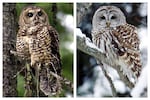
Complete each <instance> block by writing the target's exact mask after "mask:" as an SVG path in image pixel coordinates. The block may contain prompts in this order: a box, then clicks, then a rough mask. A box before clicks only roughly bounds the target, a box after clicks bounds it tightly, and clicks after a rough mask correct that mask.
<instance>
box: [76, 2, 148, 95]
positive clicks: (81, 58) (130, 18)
mask: <svg viewBox="0 0 150 100" xmlns="http://www.w3.org/2000/svg"><path fill="white" fill-rule="evenodd" d="M78 5H79V7H80V6H83V9H86V13H85V16H83V18H82V20H81V19H80V20H81V22H80V23H79V25H77V26H78V28H80V29H81V31H82V33H83V34H85V35H86V36H87V37H89V38H90V39H91V29H92V18H93V15H94V13H95V11H96V10H97V9H98V8H99V7H100V6H104V5H105V6H106V5H113V6H117V7H119V8H120V9H121V10H122V11H123V13H124V14H125V16H126V20H127V23H129V24H132V25H134V26H136V27H137V28H138V35H139V38H140V42H141V43H140V51H141V55H142V57H141V59H142V64H143V67H145V66H146V65H147V45H148V44H147V43H148V42H147V3H92V4H89V5H90V7H89V8H84V5H85V4H82V3H77V6H78ZM78 20H79V19H78ZM91 40H92V39H91ZM99 67H100V66H99V65H98V64H97V62H96V60H95V58H94V57H92V56H89V55H87V54H85V53H83V52H81V51H80V50H77V95H78V96H81V97H105V96H107V97H108V96H111V89H110V86H109V83H108V81H107V79H106V78H105V76H104V75H103V73H102V71H101V70H100V68H99ZM110 74H111V76H113V83H114V85H115V87H116V90H117V95H118V96H119V97H129V96H130V92H131V91H130V90H129V89H128V88H127V87H126V86H125V85H124V83H123V82H121V81H120V79H118V77H117V76H116V75H115V74H114V70H112V73H110ZM137 93H138V91H137Z"/></svg>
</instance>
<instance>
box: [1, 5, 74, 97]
mask: <svg viewBox="0 0 150 100" xmlns="http://www.w3.org/2000/svg"><path fill="white" fill-rule="evenodd" d="M3 5H5V3H3ZM28 5H36V6H39V7H41V8H43V9H44V10H45V11H46V13H47V14H48V16H49V21H50V24H51V25H52V26H53V27H54V28H55V29H56V30H57V31H58V33H59V40H60V55H61V60H62V76H64V77H65V78H67V79H68V80H70V81H72V82H73V25H74V24H73V4H72V3H16V4H15V10H16V11H15V12H16V19H15V20H16V21H18V18H19V15H20V13H21V11H22V9H23V8H24V7H26V6H28ZM5 10H6V9H3V11H5ZM16 26H17V29H16V32H17V31H18V24H17V25H16ZM12 34H13V33H12ZM14 35H16V34H14ZM3 45H4V44H3ZM3 51H4V50H3ZM3 61H4V60H3ZM4 81H5V80H3V82H4ZM17 92H18V96H19V97H20V96H23V95H24V77H23V76H21V75H18V76H17ZM63 92H64V93H63V95H62V96H72V95H73V94H72V93H71V92H72V91H69V90H67V88H65V89H64V90H63Z"/></svg>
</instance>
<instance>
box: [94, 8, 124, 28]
mask: <svg viewBox="0 0 150 100" xmlns="http://www.w3.org/2000/svg"><path fill="white" fill-rule="evenodd" d="M124 24H126V19H125V16H124V14H123V12H122V11H121V10H120V9H119V8H117V7H115V6H101V7H100V8H99V9H98V10H97V11H96V12H95V14H94V16H93V21H92V25H93V29H98V30H99V29H104V28H115V27H117V26H120V25H124Z"/></svg>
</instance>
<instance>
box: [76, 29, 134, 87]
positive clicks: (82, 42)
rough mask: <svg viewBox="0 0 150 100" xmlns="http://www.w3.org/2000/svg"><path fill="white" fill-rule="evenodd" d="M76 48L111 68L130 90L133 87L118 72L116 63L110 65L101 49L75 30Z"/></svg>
mask: <svg viewBox="0 0 150 100" xmlns="http://www.w3.org/2000/svg"><path fill="white" fill-rule="evenodd" d="M76 37H77V48H78V49H79V50H80V51H82V52H84V53H86V54H88V55H91V56H93V57H95V58H96V59H97V60H98V61H101V62H104V63H105V64H107V65H109V66H111V67H113V68H114V69H115V70H116V71H117V72H118V74H119V76H120V79H121V80H122V81H123V82H124V83H125V84H126V85H127V86H128V87H129V88H130V89H132V88H133V87H134V84H133V83H132V82H130V81H129V79H128V78H127V77H126V76H124V75H123V72H122V71H120V65H119V64H118V63H114V64H112V63H111V62H110V61H109V60H108V59H107V58H106V54H105V53H103V52H102V50H101V49H99V48H97V47H96V46H95V44H93V43H92V42H91V40H90V39H89V38H87V37H86V36H85V35H84V34H82V32H81V31H80V29H77V36H76Z"/></svg>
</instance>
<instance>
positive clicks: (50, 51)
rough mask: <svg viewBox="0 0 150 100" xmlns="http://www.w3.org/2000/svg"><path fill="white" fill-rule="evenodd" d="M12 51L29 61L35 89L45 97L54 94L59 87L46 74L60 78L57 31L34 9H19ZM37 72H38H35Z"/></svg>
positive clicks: (42, 14)
mask: <svg viewBox="0 0 150 100" xmlns="http://www.w3.org/2000/svg"><path fill="white" fill-rule="evenodd" d="M18 23H19V30H18V33H17V40H16V51H17V54H18V56H19V57H21V58H22V59H24V60H26V61H29V63H30V66H31V67H32V68H33V69H35V71H36V73H38V76H36V77H37V78H38V79H39V86H38V87H39V88H40V90H41V91H42V92H43V93H44V94H45V95H49V96H50V95H55V94H56V93H57V92H58V91H59V90H60V84H57V83H58V80H57V78H56V77H54V76H52V75H51V74H50V71H51V72H53V73H55V74H57V75H59V76H60V75H61V59H60V54H59V39H58V33H57V31H56V30H55V29H54V28H53V27H52V26H51V25H50V24H49V20H48V15H47V14H46V12H45V11H44V10H43V9H42V8H40V7H37V6H28V7H26V8H24V9H23V11H22V12H21V14H20V17H19V22H18ZM37 71H38V72H37Z"/></svg>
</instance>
